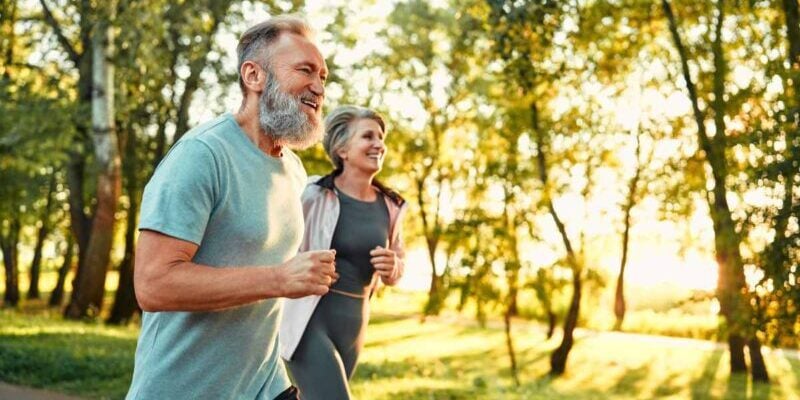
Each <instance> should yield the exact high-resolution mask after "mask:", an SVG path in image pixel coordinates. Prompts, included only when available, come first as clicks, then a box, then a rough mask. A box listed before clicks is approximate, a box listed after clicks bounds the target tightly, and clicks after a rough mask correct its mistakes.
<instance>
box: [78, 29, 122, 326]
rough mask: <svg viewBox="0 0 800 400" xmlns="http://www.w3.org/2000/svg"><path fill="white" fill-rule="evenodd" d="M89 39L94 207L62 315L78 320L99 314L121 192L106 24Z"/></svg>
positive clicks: (108, 32) (111, 72) (108, 31)
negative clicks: (74, 282) (73, 285)
mask: <svg viewBox="0 0 800 400" xmlns="http://www.w3.org/2000/svg"><path fill="white" fill-rule="evenodd" d="M94 32H95V33H94V35H93V37H92V53H93V61H94V62H93V74H92V76H93V79H92V82H93V87H94V89H93V91H92V125H93V130H94V131H95V132H94V134H93V135H92V139H93V141H94V150H95V158H96V162H97V165H98V169H99V171H98V174H97V196H96V199H97V207H96V210H95V213H94V217H93V219H92V230H91V234H90V236H89V245H88V247H87V251H86V257H85V262H84V264H83V265H81V266H82V267H83V268H84V269H85V271H84V273H83V274H82V275H79V276H78V279H77V288H76V292H77V295H75V296H73V301H71V302H70V304H69V305H68V306H67V309H66V311H65V316H66V317H67V318H71V319H79V318H84V317H87V316H88V317H91V316H95V315H98V314H99V313H100V311H101V309H102V304H103V295H104V294H105V280H106V273H107V271H108V263H109V257H110V252H111V244H112V241H113V236H114V235H113V234H114V222H115V221H114V214H115V212H116V208H117V200H118V197H119V190H120V172H119V169H120V160H119V154H118V153H119V151H118V147H117V140H116V133H115V131H114V119H113V115H114V103H113V101H114V93H113V88H114V86H113V70H112V67H111V64H110V63H109V62H108V59H107V46H108V45H109V43H110V40H109V34H110V30H109V29H108V22H107V21H106V20H104V19H102V18H101V19H100V21H99V22H98V23H97V25H96V27H95V31H94Z"/></svg>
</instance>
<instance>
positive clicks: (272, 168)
mask: <svg viewBox="0 0 800 400" xmlns="http://www.w3.org/2000/svg"><path fill="white" fill-rule="evenodd" d="M305 182H306V173H305V170H304V169H303V166H302V164H301V163H300V160H299V159H298V158H297V156H296V155H295V154H294V153H292V152H291V151H289V150H284V154H283V157H281V158H273V157H269V156H267V155H266V154H264V153H263V152H262V151H261V150H259V149H258V148H257V147H256V146H255V145H254V144H253V143H252V142H251V141H250V140H249V139H248V138H247V136H246V135H245V133H244V132H243V131H242V130H241V128H240V127H239V125H238V124H237V123H236V120H234V119H233V116H232V115H231V114H225V115H222V116H220V117H218V118H216V119H214V120H213V121H210V122H208V123H205V124H203V125H200V126H198V127H196V128H194V129H192V130H191V131H189V132H188V133H187V134H186V135H185V136H184V137H183V138H181V139H180V140H179V141H178V142H177V143H176V144H175V145H174V146H173V147H172V149H171V150H170V151H169V153H168V154H167V155H166V157H165V158H164V160H163V161H162V162H161V164H159V166H158V168H157V169H156V171H155V173H154V175H153V177H152V179H151V180H150V182H149V183H148V184H147V186H146V187H145V190H144V197H143V199H142V208H141V219H140V222H139V229H148V230H153V231H158V232H161V233H163V234H166V235H169V236H172V237H176V238H179V239H182V240H186V241H190V242H193V243H195V244H197V245H199V248H198V250H197V253H196V255H195V257H194V259H193V261H194V262H196V263H198V264H203V265H209V266H214V267H229V266H266V265H273V266H274V265H277V264H279V263H282V262H284V261H286V260H288V259H289V258H291V257H292V256H293V255H295V254H296V253H297V248H298V247H299V246H300V241H301V239H302V235H303V211H302V206H301V203H300V195H301V193H302V190H303V187H304V185H305ZM279 321H280V301H279V300H278V299H269V300H263V301H259V302H256V303H253V304H249V305H246V306H241V307H236V308H233V309H229V310H224V311H218V312H152V313H151V312H145V313H144V315H143V317H142V330H141V334H140V335H139V341H138V344H137V347H136V361H135V366H134V372H133V382H132V383H131V387H130V390H129V391H128V396H127V398H128V399H157V400H165V399H215V400H216V399H248V400H249V399H270V400H271V399H273V398H274V397H276V396H277V395H278V394H280V393H281V392H282V391H284V390H285V389H287V388H288V387H289V386H290V383H289V379H288V377H287V375H286V371H285V369H284V366H283V363H282V362H281V361H280V358H279V351H278V341H277V331H278V323H279Z"/></svg>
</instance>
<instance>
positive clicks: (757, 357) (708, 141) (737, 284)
mask: <svg viewBox="0 0 800 400" xmlns="http://www.w3.org/2000/svg"><path fill="white" fill-rule="evenodd" d="M661 4H662V8H663V11H664V14H665V16H666V18H667V22H668V26H669V31H670V33H671V37H672V41H673V44H674V46H675V49H676V51H677V53H678V57H679V59H680V63H681V71H682V75H683V80H684V84H685V85H686V90H687V92H688V95H689V99H690V101H691V104H692V111H693V117H694V120H695V122H696V133H697V141H698V145H699V148H700V149H701V151H702V155H703V157H704V158H705V160H706V162H707V165H708V166H709V169H710V172H711V175H712V177H711V183H712V184H713V189H711V191H710V192H709V193H708V195H707V199H708V205H709V208H710V211H711V219H712V221H713V223H714V233H715V241H714V244H715V246H714V247H715V253H716V258H717V263H718V265H719V282H718V286H717V299H718V300H719V303H720V313H721V314H722V315H723V317H724V318H725V321H726V324H727V329H728V347H729V350H730V354H731V372H732V373H737V372H745V371H747V365H746V362H745V357H744V346H745V343H747V345H748V347H749V348H750V352H751V362H752V375H753V379H754V380H759V381H767V380H768V376H767V371H766V366H765V365H764V363H763V358H762V357H761V352H760V343H759V341H758V338H757V337H755V335H754V333H753V332H752V329H750V328H749V324H750V322H749V321H750V320H751V310H750V306H749V301H748V299H747V298H746V296H745V295H744V294H743V293H747V287H746V283H745V277H744V261H743V258H742V255H741V252H740V244H741V241H742V239H741V235H740V232H739V231H737V228H736V222H735V220H734V218H733V213H732V210H731V207H730V205H729V203H728V189H727V187H726V182H727V179H728V177H729V175H730V170H731V168H730V162H729V161H728V160H727V157H726V150H727V148H728V138H727V134H728V132H727V127H726V112H727V109H726V108H727V107H728V105H727V104H726V100H725V99H726V94H725V80H726V77H727V70H728V64H727V60H726V58H725V51H724V44H723V35H722V30H723V25H724V21H725V15H726V14H725V12H726V7H725V2H724V0H718V1H717V2H716V4H715V6H716V9H715V14H716V15H715V17H716V18H715V22H714V27H713V30H714V38H713V42H712V46H711V48H712V62H713V71H712V73H713V82H712V89H713V96H712V101H711V109H710V110H709V111H710V113H711V114H712V115H713V123H714V127H715V134H714V135H713V136H711V135H709V133H708V132H707V131H706V121H705V119H706V115H705V113H704V112H703V110H702V109H701V105H700V103H701V100H700V94H699V93H698V90H697V86H696V84H695V78H694V77H693V76H692V73H691V71H690V68H689V55H688V53H687V51H686V48H685V46H684V43H683V39H682V37H681V35H680V33H679V30H678V23H677V20H676V17H675V14H674V13H673V10H672V6H671V4H670V2H669V1H667V0H662V2H661Z"/></svg>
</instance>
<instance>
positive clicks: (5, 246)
mask: <svg viewBox="0 0 800 400" xmlns="http://www.w3.org/2000/svg"><path fill="white" fill-rule="evenodd" d="M20 228H21V227H20V222H19V219H18V218H16V217H14V218H12V219H11V220H9V226H8V232H7V235H3V237H0V251H2V252H3V265H4V266H5V272H6V292H5V294H4V295H3V306H4V307H16V306H17V305H18V304H19V263H18V262H19V253H18V251H17V245H18V244H19V231H20Z"/></svg>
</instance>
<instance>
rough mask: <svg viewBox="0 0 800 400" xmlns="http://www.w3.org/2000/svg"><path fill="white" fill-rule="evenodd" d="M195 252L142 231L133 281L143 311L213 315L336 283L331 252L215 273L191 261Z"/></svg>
mask: <svg viewBox="0 0 800 400" xmlns="http://www.w3.org/2000/svg"><path fill="white" fill-rule="evenodd" d="M197 248H198V246H197V245H196V244H194V243H192V242H188V241H184V240H180V239H176V238H174V237H171V236H167V235H164V234H162V233H159V232H156V231H150V230H143V231H142V232H141V234H140V235H139V241H138V244H137V246H136V266H135V269H134V275H133V277H134V287H135V288H136V299H137V300H138V302H139V306H141V307H142V310H144V311H150V312H156V311H217V310H222V309H225V308H230V307H236V306H241V305H245V304H249V303H252V302H255V301H258V300H262V299H267V298H275V297H291V298H296V297H303V296H307V295H311V294H317V295H323V294H325V293H327V292H328V288H329V287H330V285H331V282H332V281H334V280H335V279H336V278H338V275H337V274H336V272H335V267H334V257H335V252H333V251H330V250H320V251H311V252H305V253H300V254H298V255H296V256H295V257H294V258H292V259H291V260H289V261H287V262H285V263H282V264H280V265H276V266H256V267H226V268H215V267H209V266H206V265H200V264H196V263H193V262H192V261H191V260H192V259H193V257H194V255H195V253H196V252H197Z"/></svg>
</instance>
